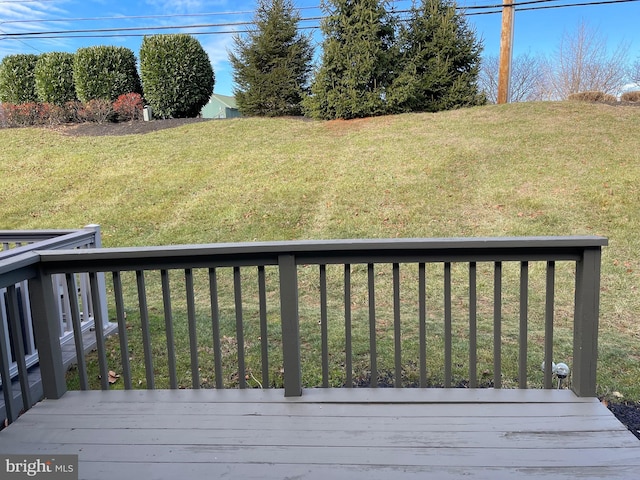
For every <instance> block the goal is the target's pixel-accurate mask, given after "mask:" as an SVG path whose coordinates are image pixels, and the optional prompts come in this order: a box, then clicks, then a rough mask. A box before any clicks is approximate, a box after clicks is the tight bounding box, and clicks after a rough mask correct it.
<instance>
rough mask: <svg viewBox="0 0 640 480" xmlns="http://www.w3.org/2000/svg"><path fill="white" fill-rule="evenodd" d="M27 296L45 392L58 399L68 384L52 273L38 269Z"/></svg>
mask: <svg viewBox="0 0 640 480" xmlns="http://www.w3.org/2000/svg"><path fill="white" fill-rule="evenodd" d="M29 297H30V301H31V314H32V317H33V325H34V333H35V337H36V344H37V346H38V357H39V362H40V374H41V376H42V388H43V391H44V396H45V397H46V398H52V399H57V398H60V397H62V395H64V394H65V392H66V391H67V385H66V381H65V370H64V366H63V364H62V351H61V349H60V328H59V326H58V308H57V306H56V301H55V298H54V293H53V280H52V278H51V275H49V274H44V273H43V272H42V271H40V272H39V273H38V275H37V276H36V277H35V278H33V279H31V280H29Z"/></svg>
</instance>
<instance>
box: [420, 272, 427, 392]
mask: <svg viewBox="0 0 640 480" xmlns="http://www.w3.org/2000/svg"><path fill="white" fill-rule="evenodd" d="M418 321H419V324H420V325H419V330H420V387H421V388H426V386H427V275H426V272H425V265H424V263H420V264H418Z"/></svg>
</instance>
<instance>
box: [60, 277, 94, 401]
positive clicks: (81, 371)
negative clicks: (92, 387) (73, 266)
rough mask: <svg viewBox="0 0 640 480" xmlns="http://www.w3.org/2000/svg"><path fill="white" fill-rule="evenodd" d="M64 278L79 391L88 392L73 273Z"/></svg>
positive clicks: (76, 289)
mask: <svg viewBox="0 0 640 480" xmlns="http://www.w3.org/2000/svg"><path fill="white" fill-rule="evenodd" d="M65 277H66V283H67V295H68V297H69V310H70V312H69V314H70V317H71V325H72V329H73V339H74V343H75V347H76V361H77V363H78V377H79V380H80V389H81V390H89V381H88V379H87V362H86V361H85V359H84V341H83V338H82V326H81V321H80V308H79V307H78V294H77V292H78V287H77V285H76V276H75V274H73V273H67V274H66V275H65Z"/></svg>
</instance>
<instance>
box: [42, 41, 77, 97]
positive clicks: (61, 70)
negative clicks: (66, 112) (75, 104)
mask: <svg viewBox="0 0 640 480" xmlns="http://www.w3.org/2000/svg"><path fill="white" fill-rule="evenodd" d="M73 57H74V55H73V53H65V52H51V53H43V54H42V55H40V57H39V58H38V61H37V62H36V68H35V72H34V73H35V82H36V93H37V94H38V100H39V101H40V102H42V103H53V104H55V105H60V106H61V105H64V104H65V103H67V102H70V101H73V100H75V99H76V87H75V84H74V82H73Z"/></svg>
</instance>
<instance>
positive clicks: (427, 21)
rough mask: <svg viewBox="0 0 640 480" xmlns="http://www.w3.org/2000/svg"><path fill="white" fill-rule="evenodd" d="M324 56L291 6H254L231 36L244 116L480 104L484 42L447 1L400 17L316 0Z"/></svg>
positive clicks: (370, 2)
mask: <svg viewBox="0 0 640 480" xmlns="http://www.w3.org/2000/svg"><path fill="white" fill-rule="evenodd" d="M321 8H322V10H323V12H324V18H323V20H322V23H321V27H320V28H321V30H322V33H323V41H322V55H321V59H320V62H319V65H318V66H317V67H316V68H315V70H314V69H313V68H312V57H313V49H312V47H311V39H310V37H309V36H305V35H303V34H301V33H300V32H299V30H298V28H297V24H298V21H299V16H298V15H297V14H296V12H295V9H294V7H293V4H292V2H291V0H258V5H257V9H256V14H255V18H254V23H255V25H256V28H255V29H254V30H253V31H252V32H250V33H248V34H247V35H244V36H242V35H237V36H236V37H235V38H234V49H233V51H232V52H231V53H230V60H231V63H232V65H233V67H234V81H235V84H236V88H235V91H234V94H235V97H236V102H237V104H238V108H239V110H240V112H241V113H243V114H245V115H269V116H276V115H299V114H305V115H308V116H311V117H314V118H321V119H334V118H343V119H349V118H356V117H367V116H373V115H385V114H390V113H401V112H412V111H429V112H435V111H438V110H444V109H450V108H457V107H463V106H471V105H480V104H483V103H484V102H485V97H484V96H483V95H482V94H481V93H480V92H479V90H478V83H477V79H478V74H479V68H480V54H481V51H482V44H481V42H480V41H478V40H477V39H476V37H475V34H474V32H473V31H472V30H471V29H470V28H469V26H468V25H467V23H466V20H465V18H464V16H462V15H460V14H458V13H457V11H456V8H455V4H454V3H453V2H452V1H449V0H421V1H420V2H414V4H413V5H412V7H411V9H410V11H409V13H408V15H407V16H405V17H403V18H400V17H399V16H398V15H394V14H392V13H390V12H389V10H388V8H387V2H386V1H384V0H359V1H354V0H323V1H322V2H321Z"/></svg>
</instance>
